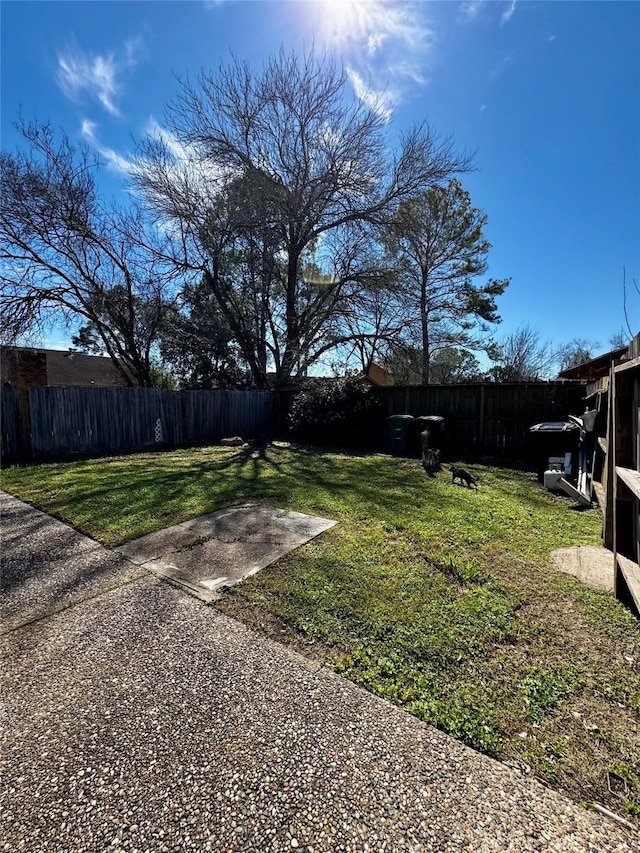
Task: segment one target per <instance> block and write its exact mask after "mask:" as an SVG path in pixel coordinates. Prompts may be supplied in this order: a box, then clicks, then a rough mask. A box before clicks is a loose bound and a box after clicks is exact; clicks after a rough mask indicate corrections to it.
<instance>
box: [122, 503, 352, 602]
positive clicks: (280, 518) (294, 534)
mask: <svg viewBox="0 0 640 853" xmlns="http://www.w3.org/2000/svg"><path fill="white" fill-rule="evenodd" d="M335 524H336V522H335V521H331V520H330V519H327V518H318V517H316V516H311V515H304V514H303V513H300V512H286V511H285V510H283V509H277V508H276V507H270V506H240V507H230V508H228V509H223V510H220V511H219V512H214V513H211V514H209V515H203V516H200V517H199V518H194V519H192V520H190V521H185V522H183V523H182V524H176V525H175V526H173V527H168V528H165V529H164V530H159V531H157V532H156V533H149V534H148V535H147V536H142V537H141V538H140V539H135V540H133V541H131V542H127V543H125V544H124V545H121V546H120V547H119V548H116V551H117V552H118V553H119V554H121V555H122V556H124V557H126V558H127V559H129V560H131V561H132V562H133V563H136V564H137V565H139V566H140V567H142V568H144V569H147V570H148V571H151V572H155V573H156V574H158V575H161V576H162V577H165V578H169V579H170V580H172V581H174V582H175V583H178V584H180V585H182V586H183V587H184V588H185V589H187V590H189V592H191V593H192V594H193V595H196V596H198V598H201V599H202V600H204V601H211V600H213V599H215V598H217V597H218V595H219V590H220V589H221V588H222V587H223V586H231V585H233V584H235V583H239V582H240V581H241V580H243V579H244V578H246V577H249V576H250V575H252V574H254V573H255V572H257V571H260V569H264V568H265V567H266V566H268V565H270V564H271V563H273V562H274V561H275V560H278V559H280V557H283V556H284V555H285V554H288V553H289V551H292V550H293V549H294V548H298V547H299V546H300V545H304V544H305V542H308V541H309V540H310V539H313V538H314V537H316V536H318V535H319V534H320V533H322V532H324V531H325V530H328V529H329V528H331V527H333V526H334V525H335Z"/></svg>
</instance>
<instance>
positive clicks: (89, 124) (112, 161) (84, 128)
mask: <svg viewBox="0 0 640 853" xmlns="http://www.w3.org/2000/svg"><path fill="white" fill-rule="evenodd" d="M96 127H97V125H96V123H95V122H94V121H90V120H89V119H88V118H85V119H83V120H82V124H81V125H80V133H81V134H82V137H83V139H84V140H85V141H86V142H88V143H89V144H90V145H91V146H93V148H95V149H96V151H97V152H98V154H100V155H101V156H102V157H103V158H104V159H105V161H106V163H107V166H109V168H111V169H113V170H114V171H116V172H120V174H122V175H127V174H128V173H129V172H130V171H131V169H132V167H133V163H132V162H131V160H128V159H127V158H126V157H123V156H122V155H121V154H118V152H117V151H114V150H113V148H108V147H107V146H106V145H103V144H102V142H100V140H99V139H98V137H97V135H96Z"/></svg>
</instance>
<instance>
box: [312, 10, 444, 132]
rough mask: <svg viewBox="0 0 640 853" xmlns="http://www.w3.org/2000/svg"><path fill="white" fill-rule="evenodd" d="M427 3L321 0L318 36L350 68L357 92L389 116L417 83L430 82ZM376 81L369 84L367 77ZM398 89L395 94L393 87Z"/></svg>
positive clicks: (431, 32) (430, 35)
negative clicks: (366, 82)
mask: <svg viewBox="0 0 640 853" xmlns="http://www.w3.org/2000/svg"><path fill="white" fill-rule="evenodd" d="M427 9H428V6H427V4H424V3H415V2H402V3H400V2H394V0H319V2H318V3H317V4H314V11H315V14H316V15H317V16H319V20H318V21H317V28H316V29H317V32H318V40H319V41H320V42H322V43H323V46H324V47H326V48H329V49H330V50H334V51H335V52H336V53H338V54H339V55H340V57H341V59H342V60H343V62H344V63H345V66H347V67H348V69H349V77H350V79H351V82H352V84H353V86H354V91H355V92H356V96H357V97H358V98H361V99H362V100H365V99H366V102H367V103H368V104H370V105H373V104H374V103H375V107H374V108H375V109H376V110H377V111H378V112H380V114H381V115H384V116H385V118H386V117H387V115H390V112H389V111H390V110H392V109H393V105H394V103H399V102H400V101H401V100H403V99H404V98H405V97H406V96H407V95H409V94H410V93H411V91H412V90H414V89H415V88H416V87H422V86H424V85H425V84H426V83H427V69H428V64H429V61H430V58H431V52H432V51H431V48H432V43H433V40H434V33H433V31H432V30H431V28H430V27H429V25H428V23H427V20H426V10H427ZM366 80H368V81H371V83H370V85H365V83H364V81H366ZM391 91H392V92H393V96H391V95H390V94H389V92H391Z"/></svg>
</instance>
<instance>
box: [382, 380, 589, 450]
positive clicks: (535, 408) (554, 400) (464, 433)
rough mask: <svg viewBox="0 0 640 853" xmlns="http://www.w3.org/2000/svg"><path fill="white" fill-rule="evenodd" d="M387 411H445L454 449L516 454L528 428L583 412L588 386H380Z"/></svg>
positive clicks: (525, 443)
mask: <svg viewBox="0 0 640 853" xmlns="http://www.w3.org/2000/svg"><path fill="white" fill-rule="evenodd" d="M375 393H376V394H378V395H380V396H381V397H382V399H383V400H385V402H386V404H387V407H388V413H389V415H396V414H405V413H406V414H409V415H414V416H416V417H417V416H419V415H443V416H444V419H445V427H446V433H445V434H446V436H447V441H448V443H449V445H450V447H451V449H452V450H453V449H455V448H459V449H461V450H466V451H472V452H476V451H481V452H483V453H488V454H492V455H493V454H495V455H496V456H511V457H514V456H518V455H519V454H521V453H523V452H525V451H528V450H529V448H530V446H531V437H530V434H529V428H530V427H531V426H533V425H534V424H536V423H540V422H541V421H564V420H566V419H567V417H568V415H570V414H572V415H580V414H582V412H583V411H584V393H585V390H584V385H582V384H580V383H567V382H526V383H524V382H523V383H499V382H496V383H489V382H487V383H481V384H473V385H431V386H427V387H422V386H419V387H407V388H394V387H392V388H384V389H382V388H378V389H376V391H375Z"/></svg>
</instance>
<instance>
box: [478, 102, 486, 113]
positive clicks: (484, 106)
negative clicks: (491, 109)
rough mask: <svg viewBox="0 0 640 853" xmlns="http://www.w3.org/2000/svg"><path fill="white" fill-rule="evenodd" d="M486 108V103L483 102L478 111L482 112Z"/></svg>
mask: <svg viewBox="0 0 640 853" xmlns="http://www.w3.org/2000/svg"><path fill="white" fill-rule="evenodd" d="M486 108H487V107H486V104H483V105H482V106H481V107H480V112H481V113H483V112H484V111H485V110H486Z"/></svg>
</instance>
